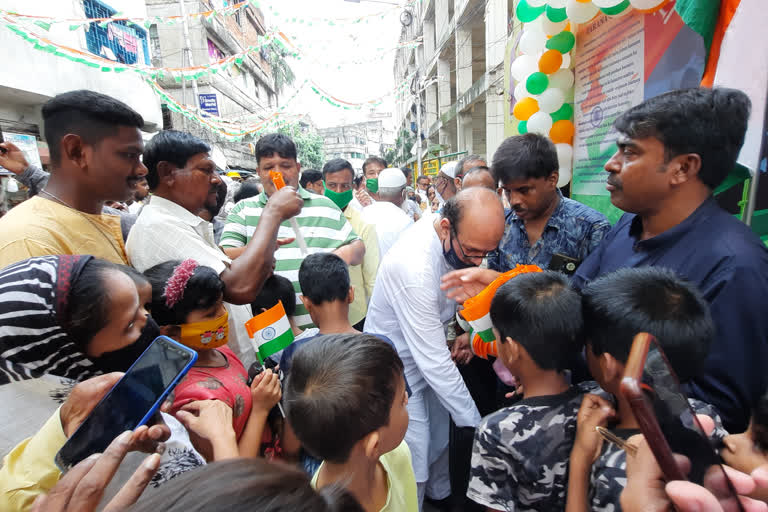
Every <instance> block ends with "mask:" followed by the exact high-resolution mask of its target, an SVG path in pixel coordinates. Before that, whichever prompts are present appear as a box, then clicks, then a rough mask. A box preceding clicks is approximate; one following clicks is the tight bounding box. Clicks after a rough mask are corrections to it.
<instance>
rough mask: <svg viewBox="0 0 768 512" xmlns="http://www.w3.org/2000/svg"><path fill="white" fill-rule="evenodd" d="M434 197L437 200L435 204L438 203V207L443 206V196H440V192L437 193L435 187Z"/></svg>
mask: <svg viewBox="0 0 768 512" xmlns="http://www.w3.org/2000/svg"><path fill="white" fill-rule="evenodd" d="M435 197H436V198H437V202H438V203H440V206H442V205H443V204H445V199H443V196H441V195H440V192H438V191H437V187H435Z"/></svg>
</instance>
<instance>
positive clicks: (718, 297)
mask: <svg viewBox="0 0 768 512" xmlns="http://www.w3.org/2000/svg"><path fill="white" fill-rule="evenodd" d="M642 227H643V226H642V220H641V219H640V218H639V217H638V216H636V215H633V214H625V215H624V216H622V218H621V219H620V220H619V222H618V223H617V224H616V226H615V227H614V228H613V229H612V230H611V231H610V233H608V235H607V236H606V237H605V241H604V242H603V243H602V244H601V245H600V247H599V248H598V249H597V250H596V251H595V252H593V253H592V254H591V255H590V256H589V258H587V259H586V261H584V262H583V263H582V264H581V266H580V267H579V269H578V271H577V272H576V275H574V277H573V283H574V285H575V286H576V287H577V288H581V287H583V286H584V285H586V284H587V283H588V282H589V281H591V280H592V279H595V278H597V277H599V276H601V275H604V274H607V273H609V272H612V271H614V270H617V269H619V268H624V267H644V266H658V267H665V268H669V269H671V270H674V271H675V272H677V274H678V275H680V276H681V277H683V278H685V279H687V280H688V281H690V282H692V283H694V284H696V285H698V287H699V289H700V290H701V292H702V294H703V295H704V298H705V299H706V300H707V301H708V302H709V304H710V310H711V312H712V318H713V320H714V322H715V327H716V330H717V333H716V338H715V340H714V342H713V344H712V348H711V349H710V354H709V358H708V359H707V363H706V367H705V370H704V373H703V374H702V375H701V376H699V377H697V378H695V379H694V380H693V382H692V383H691V384H690V385H689V387H688V392H689V394H690V395H691V396H692V397H693V398H698V399H699V400H703V401H704V402H707V403H710V404H712V405H714V406H715V407H716V408H717V409H718V411H719V412H720V415H721V416H722V419H723V424H724V425H725V428H726V429H727V430H728V431H729V432H743V431H744V430H746V428H747V424H748V423H749V417H750V412H751V410H752V406H753V405H754V404H755V403H756V402H757V400H758V398H759V397H760V396H761V395H762V394H763V393H764V392H765V391H766V388H767V387H768V371H767V370H768V368H766V365H767V363H768V250H767V249H766V247H765V246H764V245H763V244H762V242H761V241H760V239H758V238H757V236H756V235H755V234H754V233H752V231H750V229H749V227H748V226H746V225H745V224H743V223H742V222H740V221H739V220H738V219H736V218H735V217H733V216H732V215H730V214H728V213H727V212H725V211H724V210H722V209H721V208H720V207H719V206H718V205H717V203H716V201H715V200H714V199H713V198H709V199H707V200H706V201H705V202H704V203H702V205H701V206H699V208H698V209H696V211H694V212H693V213H692V214H691V215H690V216H689V217H688V218H687V219H685V220H684V221H683V222H681V223H680V224H678V225H677V226H675V227H673V228H672V229H669V230H667V231H665V232H664V233H662V234H660V235H658V236H655V237H653V238H649V239H647V240H640V236H641V235H642V231H643V229H642Z"/></svg>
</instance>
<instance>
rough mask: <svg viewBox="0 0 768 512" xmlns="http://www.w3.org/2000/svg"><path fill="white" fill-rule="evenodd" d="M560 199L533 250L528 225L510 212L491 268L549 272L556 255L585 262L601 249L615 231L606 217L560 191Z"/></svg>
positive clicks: (489, 261)
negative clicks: (525, 267)
mask: <svg viewBox="0 0 768 512" xmlns="http://www.w3.org/2000/svg"><path fill="white" fill-rule="evenodd" d="M558 195H559V197H560V203H559V204H558V205H557V207H556V208H555V211H554V212H552V215H551V216H550V217H549V220H548V221H547V225H546V226H545V227H544V230H543V231H542V233H541V238H539V240H537V241H536V243H535V244H533V247H531V244H530V242H529V241H528V232H527V231H526V230H525V222H523V221H522V220H521V219H520V218H518V216H517V214H516V213H515V212H514V211H512V210H507V212H506V226H505V228H504V236H503V237H502V239H501V243H500V244H499V249H498V251H495V252H494V253H492V254H490V255H488V268H491V269H493V270H497V271H499V272H507V271H508V270H512V269H513V268H515V267H516V266H517V265H538V266H539V267H541V268H543V269H546V268H549V262H550V260H551V259H552V255H553V254H555V253H560V254H563V255H565V256H569V257H571V258H575V259H577V260H579V261H581V260H583V259H585V258H586V257H587V256H588V255H589V253H591V252H592V251H593V250H594V249H595V248H596V247H597V246H598V245H600V242H601V241H602V240H603V237H604V236H605V235H606V234H607V233H608V231H610V229H611V224H610V222H608V219H606V218H605V215H603V214H602V213H600V212H598V211H597V210H593V209H592V208H590V207H589V206H585V205H583V204H581V203H580V202H578V201H574V200H573V199H568V198H567V197H563V195H562V194H561V193H560V191H558Z"/></svg>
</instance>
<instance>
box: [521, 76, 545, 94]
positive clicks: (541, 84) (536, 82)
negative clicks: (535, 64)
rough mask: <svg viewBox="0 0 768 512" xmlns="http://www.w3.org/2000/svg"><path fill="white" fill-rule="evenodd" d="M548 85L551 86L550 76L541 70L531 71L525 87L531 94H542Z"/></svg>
mask: <svg viewBox="0 0 768 512" xmlns="http://www.w3.org/2000/svg"><path fill="white" fill-rule="evenodd" d="M547 87H549V77H547V75H545V74H544V73H542V72H541V71H537V72H535V73H531V76H529V77H528V80H526V81H525V89H526V90H527V91H528V92H529V93H530V94H541V93H543V92H544V91H546V90H547Z"/></svg>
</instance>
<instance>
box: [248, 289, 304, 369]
mask: <svg viewBox="0 0 768 512" xmlns="http://www.w3.org/2000/svg"><path fill="white" fill-rule="evenodd" d="M245 329H246V330H247V331H248V336H250V337H251V340H252V341H253V343H254V345H255V348H256V353H257V354H258V355H259V358H260V359H261V360H262V361H264V359H266V358H267V357H269V356H271V355H272V354H276V353H278V352H280V351H281V350H283V349H284V348H285V347H287V346H288V345H290V344H291V343H293V331H292V330H291V324H290V323H289V322H288V316H287V315H286V314H285V309H284V308H283V303H282V302H279V301H278V303H277V304H275V306H274V307H272V308H270V309H268V310H266V311H265V312H263V313H262V314H260V315H256V316H255V317H253V318H251V319H250V320H248V321H247V322H246V323H245Z"/></svg>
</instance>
